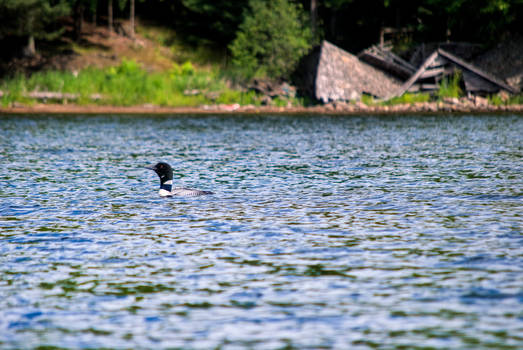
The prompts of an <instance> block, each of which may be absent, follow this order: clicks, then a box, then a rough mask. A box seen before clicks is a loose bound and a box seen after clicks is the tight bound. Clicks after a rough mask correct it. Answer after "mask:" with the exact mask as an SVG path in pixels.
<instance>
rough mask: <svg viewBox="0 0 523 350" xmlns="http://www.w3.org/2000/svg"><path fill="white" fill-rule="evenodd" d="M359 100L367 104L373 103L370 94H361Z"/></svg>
mask: <svg viewBox="0 0 523 350" xmlns="http://www.w3.org/2000/svg"><path fill="white" fill-rule="evenodd" d="M361 102H363V103H364V104H366V105H367V106H372V105H374V97H372V96H370V95H361Z"/></svg>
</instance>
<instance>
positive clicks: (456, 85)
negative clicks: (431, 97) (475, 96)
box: [436, 72, 463, 99]
mask: <svg viewBox="0 0 523 350" xmlns="http://www.w3.org/2000/svg"><path fill="white" fill-rule="evenodd" d="M460 83H461V72H456V73H454V75H452V77H449V78H444V79H443V80H442V81H441V83H440V84H439V88H438V91H437V92H436V96H437V97H438V98H440V99H442V98H444V97H451V98H459V97H461V96H463V90H462V89H461V86H460Z"/></svg>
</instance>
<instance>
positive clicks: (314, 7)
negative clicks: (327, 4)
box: [311, 0, 318, 38]
mask: <svg viewBox="0 0 523 350" xmlns="http://www.w3.org/2000/svg"><path fill="white" fill-rule="evenodd" d="M311 27H312V28H311V29H312V36H313V37H314V38H315V37H316V34H317V33H318V2H317V0H311Z"/></svg>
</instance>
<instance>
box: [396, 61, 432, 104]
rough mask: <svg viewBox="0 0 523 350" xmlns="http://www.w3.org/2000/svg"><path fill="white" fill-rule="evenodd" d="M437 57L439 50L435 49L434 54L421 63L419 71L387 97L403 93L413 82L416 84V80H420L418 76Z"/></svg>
mask: <svg viewBox="0 0 523 350" xmlns="http://www.w3.org/2000/svg"><path fill="white" fill-rule="evenodd" d="M437 57H438V52H437V51H434V52H433V53H432V55H430V56H429V58H427V60H426V61H425V62H424V63H423V64H422V65H421V67H420V68H419V69H418V71H417V72H416V73H414V74H413V75H412V76H411V77H410V78H409V80H407V81H406V82H405V83H404V84H403V85H402V86H401V87H400V88H399V89H398V90H397V91H396V92H394V93H393V94H391V95H390V96H388V97H387V99H391V98H393V97H398V96H401V95H403V94H404V93H405V92H406V91H407V90H408V89H409V88H410V87H411V86H412V84H414V83H415V82H416V80H418V78H419V77H420V76H421V75H422V74H423V73H424V72H425V71H426V70H427V68H428V67H429V66H430V65H431V64H433V63H434V61H435V60H436V58H437Z"/></svg>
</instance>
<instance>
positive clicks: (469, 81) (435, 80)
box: [387, 49, 518, 98]
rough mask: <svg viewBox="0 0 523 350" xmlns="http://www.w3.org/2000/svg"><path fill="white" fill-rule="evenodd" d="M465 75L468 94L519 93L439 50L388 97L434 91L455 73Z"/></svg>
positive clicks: (489, 75) (464, 79) (464, 80)
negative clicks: (444, 79) (442, 81)
mask: <svg viewBox="0 0 523 350" xmlns="http://www.w3.org/2000/svg"><path fill="white" fill-rule="evenodd" d="M457 71H460V72H461V73H462V74H463V82H464V85H465V90H466V92H467V93H468V94H492V93H497V92H499V91H502V90H503V91H506V92H508V93H511V94H515V93H517V92H518V91H517V90H516V89H515V88H513V87H512V86H510V85H508V84H506V83H505V82H503V81H501V80H500V79H498V78H496V77H494V76H493V75H491V74H488V73H486V72H484V71H482V70H481V69H479V68H477V67H475V66H473V65H472V64H470V63H467V62H465V61H463V60H462V59H460V58H458V57H456V56H454V55H452V54H450V53H448V52H447V51H445V50H442V49H438V50H436V51H434V52H433V53H432V55H430V56H429V57H428V58H427V60H425V62H424V63H423V64H422V65H421V67H420V68H419V69H418V70H417V71H416V73H414V74H413V75H412V76H411V77H410V78H409V79H408V80H407V81H406V82H405V83H404V84H403V85H402V86H401V88H399V89H398V90H397V91H395V92H394V93H392V94H391V95H389V96H387V98H393V97H397V96H401V95H403V94H404V93H405V92H407V91H411V92H417V91H434V90H437V89H438V86H439V83H440V81H441V80H442V79H443V78H444V77H448V76H450V75H452V74H454V73H455V72H457Z"/></svg>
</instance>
